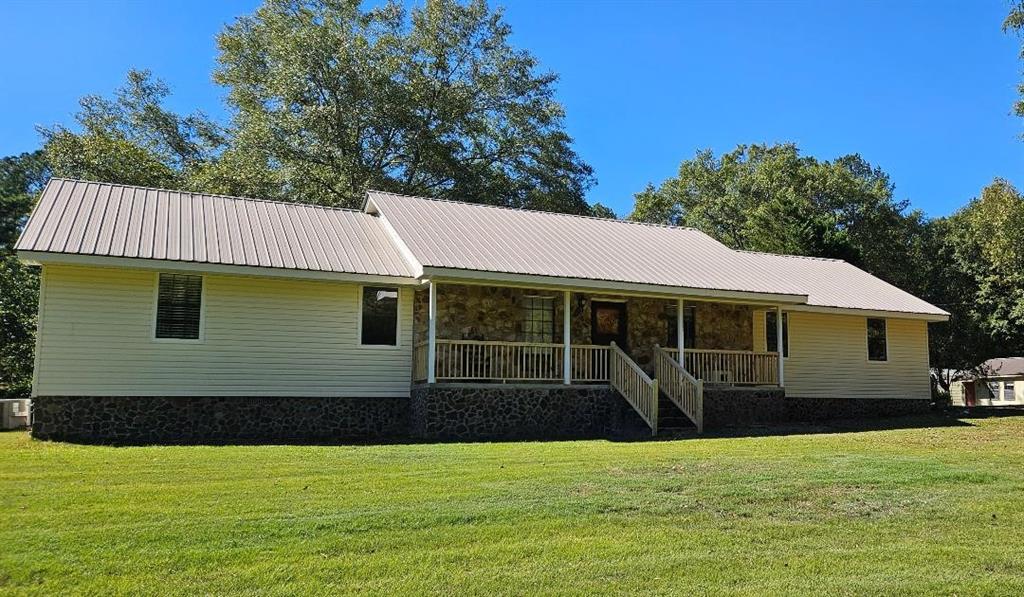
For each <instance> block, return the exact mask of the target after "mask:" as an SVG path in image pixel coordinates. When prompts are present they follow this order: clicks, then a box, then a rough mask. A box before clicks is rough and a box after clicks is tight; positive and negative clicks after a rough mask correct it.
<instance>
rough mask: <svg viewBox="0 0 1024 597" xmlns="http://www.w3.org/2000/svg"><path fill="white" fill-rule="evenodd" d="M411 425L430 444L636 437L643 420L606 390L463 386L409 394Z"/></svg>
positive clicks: (425, 387)
mask: <svg viewBox="0 0 1024 597" xmlns="http://www.w3.org/2000/svg"><path fill="white" fill-rule="evenodd" d="M412 421H413V423H412V427H413V434H414V435H415V436H416V437H418V438H423V439H430V440H453V439H454V440H510V439H558V438H602V437H642V436H644V435H649V433H650V430H649V428H648V427H647V424H646V423H644V421H643V419H641V418H640V416H639V415H637V414H636V412H635V411H634V410H633V409H632V408H631V407H630V406H629V404H627V403H626V401H625V400H623V399H622V397H621V396H619V395H618V393H616V392H615V391H614V390H612V389H611V388H609V387H608V386H560V385H550V386H537V385H497V384H496V385H494V386H486V387H484V386H480V385H468V384H438V385H433V386H430V385H420V386H416V387H414V388H413V390H412Z"/></svg>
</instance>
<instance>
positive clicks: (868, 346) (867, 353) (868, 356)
mask: <svg viewBox="0 0 1024 597" xmlns="http://www.w3.org/2000/svg"><path fill="white" fill-rule="evenodd" d="M872 319H881V320H882V321H883V322H885V358H884V359H881V360H879V359H873V358H871V339H870V337H869V336H868V331H869V328H868V321H870V320H872ZM864 358H865V359H866V360H867V362H869V363H873V364H875V365H884V364H886V363H888V362H889V319H888V318H886V317H865V318H864Z"/></svg>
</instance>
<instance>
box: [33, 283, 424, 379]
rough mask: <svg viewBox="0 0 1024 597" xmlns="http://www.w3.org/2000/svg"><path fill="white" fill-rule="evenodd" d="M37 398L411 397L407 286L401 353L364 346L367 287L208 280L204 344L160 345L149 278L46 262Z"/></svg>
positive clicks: (401, 317)
mask: <svg viewBox="0 0 1024 597" xmlns="http://www.w3.org/2000/svg"><path fill="white" fill-rule="evenodd" d="M43 275H44V278H45V288H46V290H45V293H44V295H43V297H42V299H41V300H42V301H43V303H42V305H41V306H42V311H43V313H44V319H45V323H44V325H43V327H42V332H41V334H40V338H39V347H40V348H39V356H38V367H39V370H38V372H37V384H36V388H35V390H34V391H35V393H36V394H37V395H44V396H45V395H71V396H74V395H80V396H81V395H85V396H90V395H106V396H187V395H197V396H202V395H211V396H212V395H220V396H365V397H375V396H381V397H385V396H408V395H409V385H410V383H409V380H410V377H411V363H412V356H411V347H412V294H413V293H412V291H411V290H408V289H402V290H401V291H400V295H399V322H400V323H399V326H398V327H399V330H400V334H401V336H400V338H399V346H398V347H397V348H394V349H391V350H386V351H384V350H379V349H375V348H374V347H362V346H360V345H359V336H358V329H359V325H358V316H359V289H360V286H359V285H357V284H351V283H341V282H329V281H309V280H289V279H276V278H259V277H245V276H227V275H213V274H208V275H206V276H204V286H205V288H204V297H203V300H204V302H205V305H204V326H205V330H204V341H203V342H202V343H198V344H197V343H173V342H158V341H154V339H153V320H154V319H153V318H154V309H155V308H156V305H155V292H154V285H155V284H156V279H157V277H156V276H155V275H154V273H153V272H152V271H143V270H129V269H113V268H97V267H75V266H54V265H50V266H46V267H45V268H44V274H43Z"/></svg>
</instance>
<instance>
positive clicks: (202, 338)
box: [149, 270, 207, 344]
mask: <svg viewBox="0 0 1024 597" xmlns="http://www.w3.org/2000/svg"><path fill="white" fill-rule="evenodd" d="M160 274H178V275H185V276H199V278H200V279H201V280H202V283H201V287H200V289H199V337H198V338H157V337H156V318H157V314H158V313H159V312H160ZM206 281H207V277H206V274H201V273H197V272H183V271H174V270H162V271H157V272H153V317H152V321H151V322H150V325H149V339H150V340H151V341H153V342H159V343H162V344H164V343H166V344H205V343H206Z"/></svg>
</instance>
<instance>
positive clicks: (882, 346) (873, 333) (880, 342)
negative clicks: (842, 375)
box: [868, 317, 889, 362]
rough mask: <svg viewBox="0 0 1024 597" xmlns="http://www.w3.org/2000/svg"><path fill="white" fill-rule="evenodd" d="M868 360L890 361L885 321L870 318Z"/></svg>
mask: <svg viewBox="0 0 1024 597" xmlns="http://www.w3.org/2000/svg"><path fill="white" fill-rule="evenodd" d="M868 360H869V361H879V362H881V361H888V360H889V340H888V338H887V334H886V330H885V320H884V319H875V318H873V317H869V318H868Z"/></svg>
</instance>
